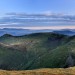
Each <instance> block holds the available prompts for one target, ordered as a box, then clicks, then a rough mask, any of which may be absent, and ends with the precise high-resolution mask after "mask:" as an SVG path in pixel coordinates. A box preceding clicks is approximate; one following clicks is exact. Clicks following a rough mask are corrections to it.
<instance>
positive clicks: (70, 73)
mask: <svg viewBox="0 0 75 75" xmlns="http://www.w3.org/2000/svg"><path fill="white" fill-rule="evenodd" d="M0 75H75V67H73V68H67V69H61V68H59V69H58V68H55V69H49V68H47V69H46V68H44V69H36V70H23V71H5V70H0Z"/></svg>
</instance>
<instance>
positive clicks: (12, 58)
mask: <svg viewBox="0 0 75 75" xmlns="http://www.w3.org/2000/svg"><path fill="white" fill-rule="evenodd" d="M74 65H75V36H72V37H69V36H67V35H62V34H55V33H35V34H30V35H25V36H12V35H9V34H5V35H3V36H2V37H0V69H5V70H24V69H36V68H63V67H65V68H66V67H70V66H74Z"/></svg>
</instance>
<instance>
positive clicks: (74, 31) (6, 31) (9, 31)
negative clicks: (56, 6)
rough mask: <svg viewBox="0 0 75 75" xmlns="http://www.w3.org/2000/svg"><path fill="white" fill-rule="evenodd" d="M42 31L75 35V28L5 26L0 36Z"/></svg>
mask: <svg viewBox="0 0 75 75" xmlns="http://www.w3.org/2000/svg"><path fill="white" fill-rule="evenodd" d="M40 32H42V33H43V32H53V33H58V34H64V35H69V36H73V35H75V29H62V30H51V29H43V30H30V29H15V28H3V29H0V36H2V35H4V34H11V35H13V36H22V35H27V34H31V33H40Z"/></svg>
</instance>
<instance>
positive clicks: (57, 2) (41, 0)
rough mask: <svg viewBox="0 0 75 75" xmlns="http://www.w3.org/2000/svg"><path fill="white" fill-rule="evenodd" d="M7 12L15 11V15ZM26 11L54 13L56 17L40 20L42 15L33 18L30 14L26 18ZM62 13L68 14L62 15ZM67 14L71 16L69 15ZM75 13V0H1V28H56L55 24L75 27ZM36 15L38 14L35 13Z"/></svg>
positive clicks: (31, 12)
mask: <svg viewBox="0 0 75 75" xmlns="http://www.w3.org/2000/svg"><path fill="white" fill-rule="evenodd" d="M6 13H14V14H13V16H12V15H9V16H7V15H5V14H6ZM23 13H24V14H23ZM25 13H26V14H31V15H32V14H40V13H41V14H45V15H47V16H48V15H50V14H52V15H54V16H55V17H54V18H53V17H50V19H49V21H48V20H47V19H48V18H47V19H44V20H43V19H41V20H40V17H37V18H34V19H33V18H31V17H30V16H29V17H28V18H26V17H25V16H26V14H25ZM59 14H60V15H59ZM62 14H66V15H65V16H62ZM67 14H68V15H70V16H67ZM23 15H24V17H23ZM72 15H73V16H72ZM74 15H75V0H1V1H0V28H1V27H9V28H10V27H16V28H17V27H21V28H25V27H27V28H28V27H29V28H30V27H32V28H33V29H37V28H38V29H39V28H40V26H42V27H43V29H44V28H46V29H48V28H54V27H53V26H58V27H59V28H75V16H74ZM47 16H45V17H47ZM56 16H58V18H56ZM34 17H36V16H35V15H34ZM38 19H39V20H38ZM51 20H53V21H51ZM35 27H37V28H35ZM58 27H55V28H58ZM59 28H58V29H59ZM41 29H42V28H41Z"/></svg>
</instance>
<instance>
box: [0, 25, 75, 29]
mask: <svg viewBox="0 0 75 75" xmlns="http://www.w3.org/2000/svg"><path fill="white" fill-rule="evenodd" d="M4 28H14V29H29V30H45V29H52V30H60V29H75V26H33V27H11V26H9V27H0V29H4Z"/></svg>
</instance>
